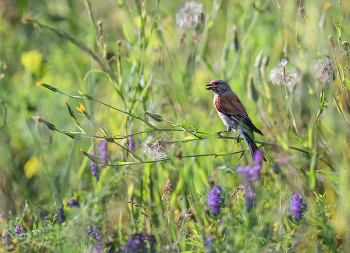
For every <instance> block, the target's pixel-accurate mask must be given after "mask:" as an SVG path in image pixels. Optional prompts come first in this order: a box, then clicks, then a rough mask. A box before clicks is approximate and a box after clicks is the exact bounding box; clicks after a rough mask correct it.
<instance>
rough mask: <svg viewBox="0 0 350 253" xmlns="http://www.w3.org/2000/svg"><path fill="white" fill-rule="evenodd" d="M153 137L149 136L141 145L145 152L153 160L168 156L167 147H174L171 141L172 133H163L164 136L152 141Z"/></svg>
mask: <svg viewBox="0 0 350 253" xmlns="http://www.w3.org/2000/svg"><path fill="white" fill-rule="evenodd" d="M151 139H152V137H147V139H146V140H145V141H143V142H142V144H141V147H142V150H143V152H144V153H145V154H146V155H147V156H148V157H149V158H150V159H152V160H160V159H165V158H167V157H168V154H167V152H166V150H167V149H172V148H173V147H174V145H173V144H171V143H170V142H169V140H170V135H169V134H167V133H162V137H161V138H160V139H158V140H157V141H155V142H154V143H152V142H151Z"/></svg>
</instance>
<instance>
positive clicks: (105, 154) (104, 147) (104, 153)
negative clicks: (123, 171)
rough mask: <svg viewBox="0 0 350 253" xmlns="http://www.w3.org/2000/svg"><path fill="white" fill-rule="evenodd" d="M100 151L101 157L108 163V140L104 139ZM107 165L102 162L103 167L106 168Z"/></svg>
mask: <svg viewBox="0 0 350 253" xmlns="http://www.w3.org/2000/svg"><path fill="white" fill-rule="evenodd" d="M98 151H99V152H100V158H101V160H102V161H103V162H104V163H108V161H109V158H108V151H107V141H106V140H102V141H101V145H100V146H99V147H98ZM105 167H106V165H104V164H101V168H105Z"/></svg>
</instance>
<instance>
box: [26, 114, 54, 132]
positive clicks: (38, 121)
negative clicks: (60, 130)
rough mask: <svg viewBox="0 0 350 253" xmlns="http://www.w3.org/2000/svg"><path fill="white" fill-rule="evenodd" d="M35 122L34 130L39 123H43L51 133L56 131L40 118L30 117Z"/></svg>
mask: <svg viewBox="0 0 350 253" xmlns="http://www.w3.org/2000/svg"><path fill="white" fill-rule="evenodd" d="M32 118H33V119H34V120H35V128H36V127H37V126H38V125H39V124H40V123H44V124H45V125H46V126H47V128H48V129H50V130H51V131H56V130H57V128H56V127H55V126H54V125H53V124H51V123H50V122H47V121H46V120H44V119H42V118H40V117H39V116H33V117H32Z"/></svg>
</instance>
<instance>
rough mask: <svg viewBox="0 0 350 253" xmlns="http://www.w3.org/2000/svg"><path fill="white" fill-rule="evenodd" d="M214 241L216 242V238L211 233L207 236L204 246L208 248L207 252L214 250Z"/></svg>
mask: <svg viewBox="0 0 350 253" xmlns="http://www.w3.org/2000/svg"><path fill="white" fill-rule="evenodd" d="M214 242H215V240H214V238H213V237H212V236H211V235H209V236H208V237H207V239H205V241H204V246H205V249H206V251H205V252H207V253H211V252H213V244H214Z"/></svg>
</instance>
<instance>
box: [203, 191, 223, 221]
mask: <svg viewBox="0 0 350 253" xmlns="http://www.w3.org/2000/svg"><path fill="white" fill-rule="evenodd" d="M221 192H222V189H221V188H220V186H218V185H217V186H215V187H214V188H213V189H211V190H210V191H209V194H208V196H207V198H208V203H207V205H208V206H209V207H210V206H211V209H212V211H213V215H214V216H215V215H217V214H219V213H220V202H221V201H223V200H224V199H223V198H221V196H220V193H221Z"/></svg>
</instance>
